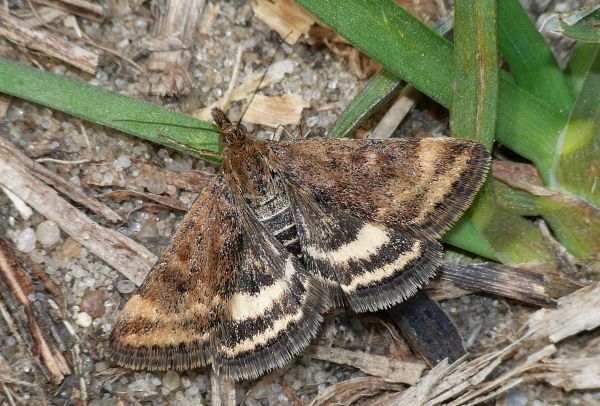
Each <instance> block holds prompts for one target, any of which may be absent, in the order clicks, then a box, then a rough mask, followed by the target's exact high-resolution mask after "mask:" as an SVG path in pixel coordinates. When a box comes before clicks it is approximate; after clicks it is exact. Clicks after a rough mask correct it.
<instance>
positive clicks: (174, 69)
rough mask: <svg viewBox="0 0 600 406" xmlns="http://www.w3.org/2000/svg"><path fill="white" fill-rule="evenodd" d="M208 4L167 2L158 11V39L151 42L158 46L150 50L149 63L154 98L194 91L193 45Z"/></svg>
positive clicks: (198, 0) (197, 0)
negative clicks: (192, 73)
mask: <svg viewBox="0 0 600 406" xmlns="http://www.w3.org/2000/svg"><path fill="white" fill-rule="evenodd" d="M204 5H205V0H166V1H165V2H164V3H163V4H162V5H161V7H158V8H157V10H158V16H157V18H156V26H155V27H154V30H153V32H154V38H153V40H150V42H152V41H153V42H154V44H155V45H154V46H151V47H150V49H151V50H152V54H151V55H150V57H149V58H148V61H147V62H146V68H147V69H148V72H149V74H150V75H149V76H150V94H151V95H154V96H160V97H163V96H181V95H186V94H189V93H190V92H191V90H192V86H191V84H192V75H191V72H190V71H189V69H190V65H191V60H192V57H193V52H192V45H193V41H194V40H195V39H196V32H197V30H198V27H199V24H198V23H199V21H200V18H201V17H202V11H203V10H204ZM158 44H162V46H160V45H158ZM160 48H162V49H160Z"/></svg>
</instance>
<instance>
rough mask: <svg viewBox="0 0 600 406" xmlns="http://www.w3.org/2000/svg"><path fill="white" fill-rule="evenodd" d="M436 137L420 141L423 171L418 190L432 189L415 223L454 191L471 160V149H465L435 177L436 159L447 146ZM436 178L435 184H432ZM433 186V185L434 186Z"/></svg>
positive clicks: (419, 151) (420, 160)
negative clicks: (449, 165)
mask: <svg viewBox="0 0 600 406" xmlns="http://www.w3.org/2000/svg"><path fill="white" fill-rule="evenodd" d="M436 140H437V139H436V138H434V139H428V140H427V142H425V140H421V142H420V143H419V149H418V156H419V163H420V164H421V168H423V172H422V173H421V174H420V176H419V178H420V182H419V185H418V186H417V187H416V188H415V189H416V190H424V188H427V189H429V190H430V191H431V193H430V194H429V196H428V198H427V199H423V200H422V201H421V205H420V210H419V212H418V213H419V215H418V216H417V217H415V218H414V219H413V220H412V223H413V224H420V223H422V222H423V221H424V220H425V219H426V218H427V216H429V215H430V214H431V213H432V212H433V211H434V210H435V209H436V207H437V205H438V204H439V203H441V202H443V201H444V200H445V199H446V196H447V194H448V193H451V192H453V191H454V189H453V188H452V184H453V183H454V182H456V180H457V179H458V178H459V177H460V176H462V175H463V174H464V173H465V170H466V169H467V163H468V160H469V157H470V155H469V153H470V151H468V150H464V151H463V152H462V154H461V155H459V156H457V157H455V159H454V162H453V164H452V166H451V167H450V168H447V170H445V171H444V173H443V174H441V175H440V176H437V177H435V172H436V168H437V165H435V162H436V160H437V159H438V155H439V156H443V154H444V151H445V148H444V145H443V143H442V141H438V142H436ZM432 179H434V183H433V185H432V184H431V181H432ZM432 186H433V187H432Z"/></svg>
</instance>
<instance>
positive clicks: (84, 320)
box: [75, 312, 92, 328]
mask: <svg viewBox="0 0 600 406" xmlns="http://www.w3.org/2000/svg"><path fill="white" fill-rule="evenodd" d="M75 323H76V324H77V325H78V326H79V327H83V328H88V327H89V326H91V325H92V316H90V315H89V314H87V313H85V312H81V313H77V316H75Z"/></svg>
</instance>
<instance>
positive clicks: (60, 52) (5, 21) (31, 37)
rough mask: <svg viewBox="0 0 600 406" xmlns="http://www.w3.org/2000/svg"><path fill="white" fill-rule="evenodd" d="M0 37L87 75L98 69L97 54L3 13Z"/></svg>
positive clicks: (0, 15) (0, 17)
mask: <svg viewBox="0 0 600 406" xmlns="http://www.w3.org/2000/svg"><path fill="white" fill-rule="evenodd" d="M0 35H2V36H3V37H5V38H6V39H8V40H9V41H11V42H14V43H16V44H18V45H20V46H23V47H25V48H29V49H32V50H35V51H39V52H41V53H43V54H46V55H48V56H51V57H53V58H57V59H59V60H61V61H63V62H65V63H67V64H69V65H72V66H75V67H77V68H78V69H81V70H82V71H84V72H87V73H89V74H92V75H93V74H94V73H96V69H97V68H98V62H99V59H100V56H99V55H98V54H97V53H95V52H93V51H90V50H88V49H85V48H83V47H80V46H78V45H75V44H73V43H72V42H69V41H65V40H64V39H62V38H60V37H57V36H56V35H54V34H50V33H49V32H47V31H43V30H37V29H32V28H28V27H26V26H24V25H23V24H22V23H21V22H20V21H19V20H17V19H15V18H13V17H11V16H10V15H8V14H6V13H4V12H0Z"/></svg>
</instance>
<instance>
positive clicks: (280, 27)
mask: <svg viewBox="0 0 600 406" xmlns="http://www.w3.org/2000/svg"><path fill="white" fill-rule="evenodd" d="M252 7H253V8H254V15H255V16H256V18H258V19H259V20H261V21H262V22H264V23H265V24H267V25H268V26H269V27H271V29H273V30H274V31H275V32H277V33H278V34H279V35H280V36H281V38H285V42H287V43H288V44H290V45H293V44H295V43H296V42H297V41H298V39H299V38H300V37H301V36H303V35H306V34H308V31H309V30H310V27H311V26H312V25H313V24H315V23H316V20H315V19H314V17H313V16H312V15H310V14H309V13H307V12H306V11H305V10H304V9H303V8H302V7H300V6H299V5H297V4H296V3H295V2H293V1H291V0H274V1H269V0H253V1H252Z"/></svg>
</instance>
